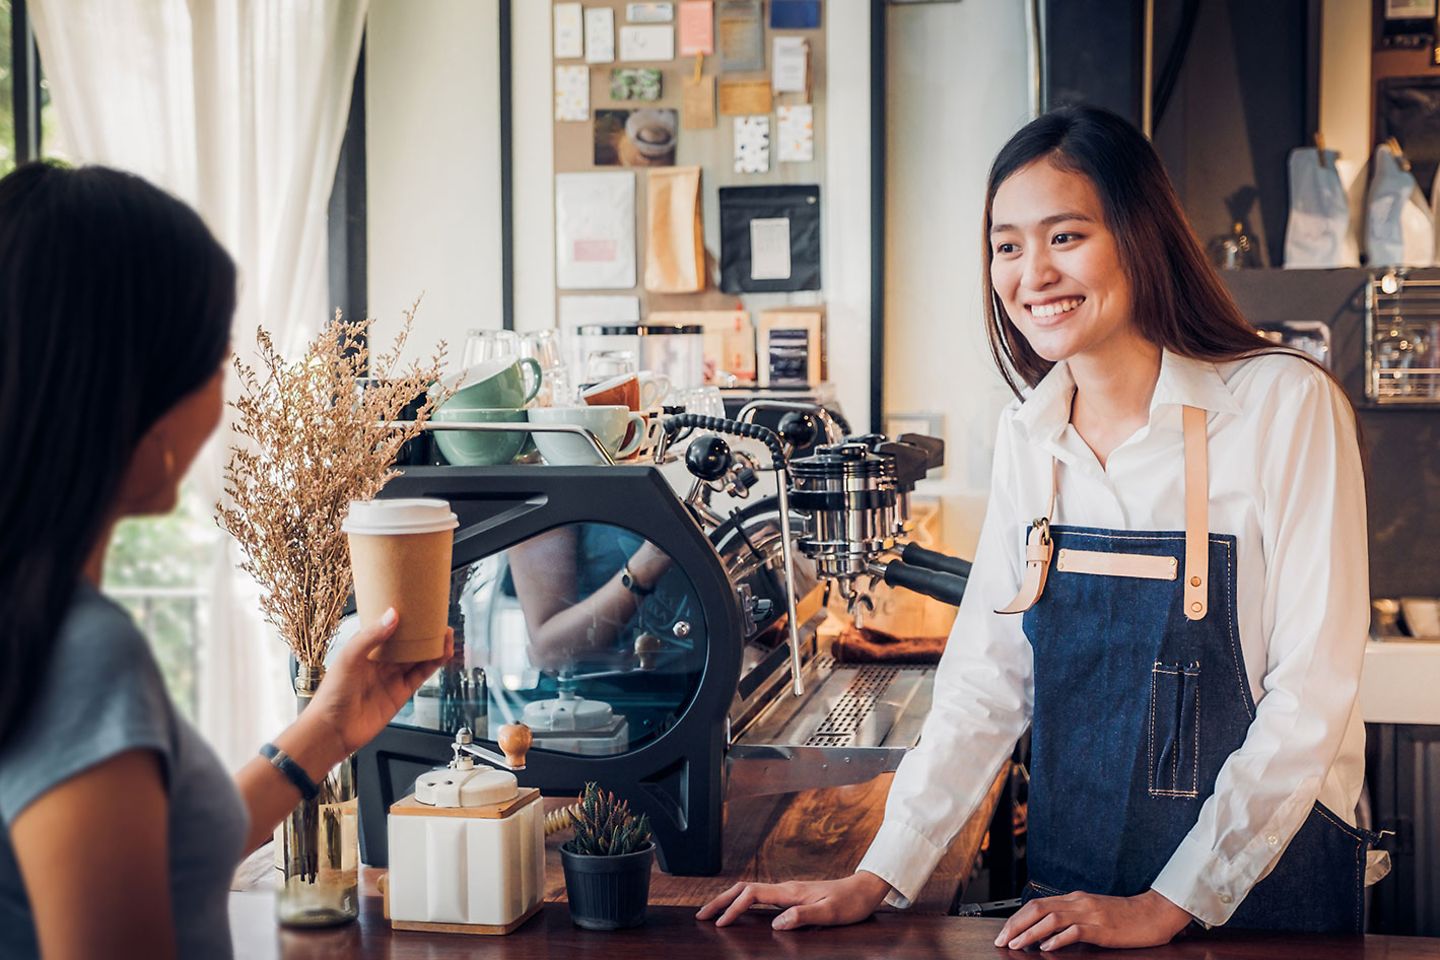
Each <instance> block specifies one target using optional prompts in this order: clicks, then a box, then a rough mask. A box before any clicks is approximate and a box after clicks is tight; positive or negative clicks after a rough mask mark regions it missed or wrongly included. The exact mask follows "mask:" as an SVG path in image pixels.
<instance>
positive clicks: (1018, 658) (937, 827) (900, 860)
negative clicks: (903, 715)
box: [858, 414, 1033, 907]
mask: <svg viewBox="0 0 1440 960" xmlns="http://www.w3.org/2000/svg"><path fill="white" fill-rule="evenodd" d="M1009 430H1010V417H1009V415H1008V414H1007V416H1005V417H1003V418H1002V420H1001V425H1000V432H999V437H998V439H997V441H996V445H995V466H994V470H993V473H992V479H991V497H990V502H989V505H988V506H987V509H986V514H985V522H984V525H983V526H982V528H981V532H980V542H979V546H978V548H977V550H976V554H975V562H974V566H973V568H972V571H971V575H970V581H969V584H968V586H967V587H966V590H965V598H964V601H963V602H962V603H961V605H960V611H959V613H958V614H957V616H956V618H955V625H954V627H953V629H952V630H951V633H950V638H949V641H948V642H947V643H946V646H945V653H944V654H943V655H942V656H941V658H940V665H939V667H938V668H937V669H936V673H935V687H934V702H933V705H932V706H931V709H930V713H929V715H928V716H927V717H926V719H925V723H924V726H923V727H922V729H921V733H920V742H919V743H918V744H917V745H916V746H915V748H914V749H913V750H911V751H910V752H909V753H908V754H906V756H905V759H904V760H903V761H901V763H900V767H899V769H897V770H896V772H895V780H894V782H893V783H892V784H891V787H890V795H889V798H888V800H887V801H886V805H885V821H884V823H883V824H882V825H881V827H880V830H879V832H878V833H877V834H876V836H875V839H874V841H872V842H871V844H870V848H869V850H868V851H867V852H866V854H865V857H864V859H862V860H861V862H860V865H859V868H858V869H860V870H864V871H867V872H869V873H873V874H875V875H876V876H878V877H880V878H881V879H882V880H885V881H886V882H887V883H889V884H890V886H891V887H893V888H894V891H895V892H894V893H892V894H891V896H890V897H888V898H887V902H888V903H890V904H891V905H892V906H897V907H906V906H909V905H910V903H911V902H912V901H913V900H914V899H915V897H916V896H917V895H918V894H919V892H920V889H921V888H922V887H923V886H924V885H925V881H926V880H927V879H928V878H929V876H930V874H931V873H932V872H933V871H934V869H935V866H936V864H938V863H939V862H940V859H941V857H943V856H944V855H945V852H946V850H948V849H949V847H950V843H951V842H952V841H953V840H954V839H955V836H956V834H957V833H959V832H960V829H961V828H962V827H963V826H964V824H965V822H966V820H967V819H968V818H969V817H970V816H971V815H972V814H973V813H974V811H975V810H976V808H977V807H978V806H979V805H980V803H981V801H982V800H983V799H984V797H985V794H986V792H987V790H988V789H989V787H990V784H991V783H992V782H993V781H994V778H995V773H996V771H997V770H998V769H999V768H1000V765H1001V764H1002V763H1004V762H1005V760H1006V759H1007V758H1008V757H1009V755H1010V753H1011V751H1012V750H1013V749H1014V746H1015V741H1016V740H1017V739H1018V738H1019V736H1020V734H1021V733H1023V732H1024V729H1025V726H1026V724H1027V723H1028V722H1029V718H1030V705H1031V698H1032V695H1033V690H1032V686H1031V666H1032V663H1031V656H1030V646H1029V644H1028V642H1027V641H1026V640H1025V636H1024V633H1023V631H1022V629H1021V623H1020V618H1019V617H1018V616H1004V615H997V614H996V613H995V612H994V611H995V610H996V609H997V608H999V607H1002V606H1004V605H1005V604H1006V603H1008V602H1009V601H1010V599H1011V598H1012V597H1013V596H1014V594H1015V591H1016V590H1017V589H1018V588H1019V583H1020V547H1021V543H1022V540H1023V524H1022V523H1021V521H1020V520H1019V519H1018V517H1017V515H1016V513H1015V509H1014V507H1013V505H1012V504H1011V502H1010V500H1009V498H1008V496H1007V493H1006V491H1007V490H1010V489H1012V488H1011V486H1010V484H1009V483H1008V479H1009V478H1008V471H1009V469H1010V468H1011V458H1010V454H1009V449H1010V446H1011V441H1010V439H1009Z"/></svg>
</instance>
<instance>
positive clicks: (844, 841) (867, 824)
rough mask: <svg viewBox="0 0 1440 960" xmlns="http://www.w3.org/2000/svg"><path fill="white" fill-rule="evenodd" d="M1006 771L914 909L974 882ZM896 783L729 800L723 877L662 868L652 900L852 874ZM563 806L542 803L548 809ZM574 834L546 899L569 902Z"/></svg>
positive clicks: (552, 863) (685, 901)
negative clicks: (567, 863)
mask: <svg viewBox="0 0 1440 960" xmlns="http://www.w3.org/2000/svg"><path fill="white" fill-rule="evenodd" d="M1008 772H1009V765H1008V764H1007V765H1006V769H1005V770H1004V771H1002V772H1001V773H1000V775H999V776H997V777H996V778H995V782H994V783H993V784H991V787H990V793H989V795H988V796H987V797H986V799H985V802H983V803H982V804H981V805H980V809H979V810H977V811H976V812H975V815H974V816H973V817H971V818H970V821H969V822H968V823H966V824H965V826H964V827H963V828H961V830H960V833H959V835H958V836H956V838H955V840H954V842H953V843H951V844H950V850H949V852H947V853H946V855H945V857H944V858H943V859H942V860H941V861H940V864H939V865H938V866H937V867H936V868H935V872H934V873H933V874H931V875H930V880H929V881H928V882H927V883H926V884H925V886H924V888H923V889H922V890H921V891H920V895H919V896H918V897H916V898H915V904H914V905H913V906H912V907H911V911H912V912H919V913H940V914H944V913H949V912H950V908H951V906H952V904H953V903H954V902H955V898H956V897H957V896H959V895H960V893H961V892H962V891H963V890H964V887H965V882H966V881H967V880H968V879H969V878H970V871H971V868H972V866H973V865H974V863H975V857H976V855H977V854H978V853H979V851H980V844H981V841H983V840H984V838H985V831H986V830H987V829H988V828H989V826H990V817H991V815H992V814H993V813H994V810H995V803H996V801H997V800H998V798H999V796H1000V789H1001V787H1002V786H1003V785H1004V782H1005V775H1006V774H1007V773H1008ZM892 779H894V774H889V773H887V774H882V775H881V776H878V777H876V778H875V779H874V780H871V781H869V782H868V783H861V784H856V785H854V786H849V787H831V788H828V789H825V790H804V791H801V792H800V793H795V794H785V795H773V796H766V797H743V798H739V799H734V800H727V801H726V802H725V844H724V862H723V864H722V865H721V869H720V874H719V875H718V876H714V877H673V876H670V875H669V874H666V873H662V872H661V871H660V869H659V868H658V867H657V868H656V869H655V871H654V873H653V874H652V875H651V878H650V902H651V903H652V904H663V905H669V906H688V907H698V906H700V905H701V904H703V903H705V902H706V901H708V900H710V899H711V898H712V897H714V896H715V895H716V894H718V893H720V892H721V891H723V890H725V889H726V888H728V887H729V886H731V885H732V884H734V883H735V882H737V881H760V882H762V883H774V882H778V881H781V880H824V879H827V878H830V877H843V876H848V875H849V874H852V873H854V872H855V868H856V866H858V865H859V863H860V858H861V857H863V856H864V855H865V851H866V849H867V848H868V847H869V846H870V841H871V839H872V838H873V837H874V836H875V831H877V830H879V829H880V821H881V820H883V819H884V816H885V797H886V795H888V794H889V792H890V781H891V780H892ZM565 802H566V801H564V800H558V799H553V798H546V800H545V804H546V808H547V809H555V808H556V807H561V806H564V805H565ZM569 836H570V833H569V831H568V830H567V831H561V832H560V833H557V834H555V835H554V836H552V837H550V838H548V839H547V840H546V842H545V848H546V858H545V899H546V900H547V901H563V900H564V899H565V877H564V874H563V873H562V871H561V870H560V854H559V853H558V852H557V850H558V848H559V846H560V844H561V843H563V842H564V841H565V840H567V839H568V838H569ZM887 909H888V908H887Z"/></svg>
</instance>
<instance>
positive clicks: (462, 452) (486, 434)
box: [432, 357, 542, 467]
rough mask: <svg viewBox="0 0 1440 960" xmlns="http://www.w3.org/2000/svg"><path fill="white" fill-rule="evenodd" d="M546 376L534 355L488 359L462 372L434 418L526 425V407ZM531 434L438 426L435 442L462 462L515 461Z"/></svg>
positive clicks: (449, 457)
mask: <svg viewBox="0 0 1440 960" xmlns="http://www.w3.org/2000/svg"><path fill="white" fill-rule="evenodd" d="M541 379H542V376H541V370H540V364H539V363H537V362H536V361H535V360H534V359H533V358H531V357H524V358H522V359H519V360H515V359H509V358H504V357H501V358H499V359H494V360H486V361H483V362H481V363H479V364H477V365H476V366H473V367H470V368H468V369H467V370H466V371H465V372H464V374H462V375H461V377H460V380H459V382H458V385H457V387H456V389H455V392H454V393H453V394H452V395H451V396H450V399H449V400H447V401H445V403H444V404H443V405H442V406H441V407H440V408H439V409H438V410H436V411H435V413H434V415H433V417H432V419H433V420H434V421H435V423H436V424H447V423H457V424H458V423H525V422H526V414H525V405H526V404H528V403H529V402H530V401H531V400H533V399H535V395H536V394H537V393H539V392H540V383H541ZM528 435H529V434H528V431H526V430H524V429H516V430H507V431H504V432H494V431H488V430H487V431H480V430H437V431H435V444H436V446H438V447H439V448H440V452H441V453H442V454H444V455H445V459H446V461H448V462H449V463H452V464H454V465H456V466H467V467H479V466H495V465H497V464H502V463H509V462H511V461H512V460H514V459H515V457H516V456H517V455H518V454H519V453H520V451H521V449H522V448H523V447H524V446H525V440H526V438H527V437H528Z"/></svg>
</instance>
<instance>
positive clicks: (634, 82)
mask: <svg viewBox="0 0 1440 960" xmlns="http://www.w3.org/2000/svg"><path fill="white" fill-rule="evenodd" d="M610 99H611V100H659V99H660V71H659V70H656V69H654V68H653V67H619V68H617V69H615V70H611V71H610Z"/></svg>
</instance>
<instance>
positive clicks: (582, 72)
mask: <svg viewBox="0 0 1440 960" xmlns="http://www.w3.org/2000/svg"><path fill="white" fill-rule="evenodd" d="M555 119H556V120H557V121H560V122H566V121H570V122H574V121H584V120H589V119H590V68H589V67H581V66H557V67H556V68H555Z"/></svg>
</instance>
